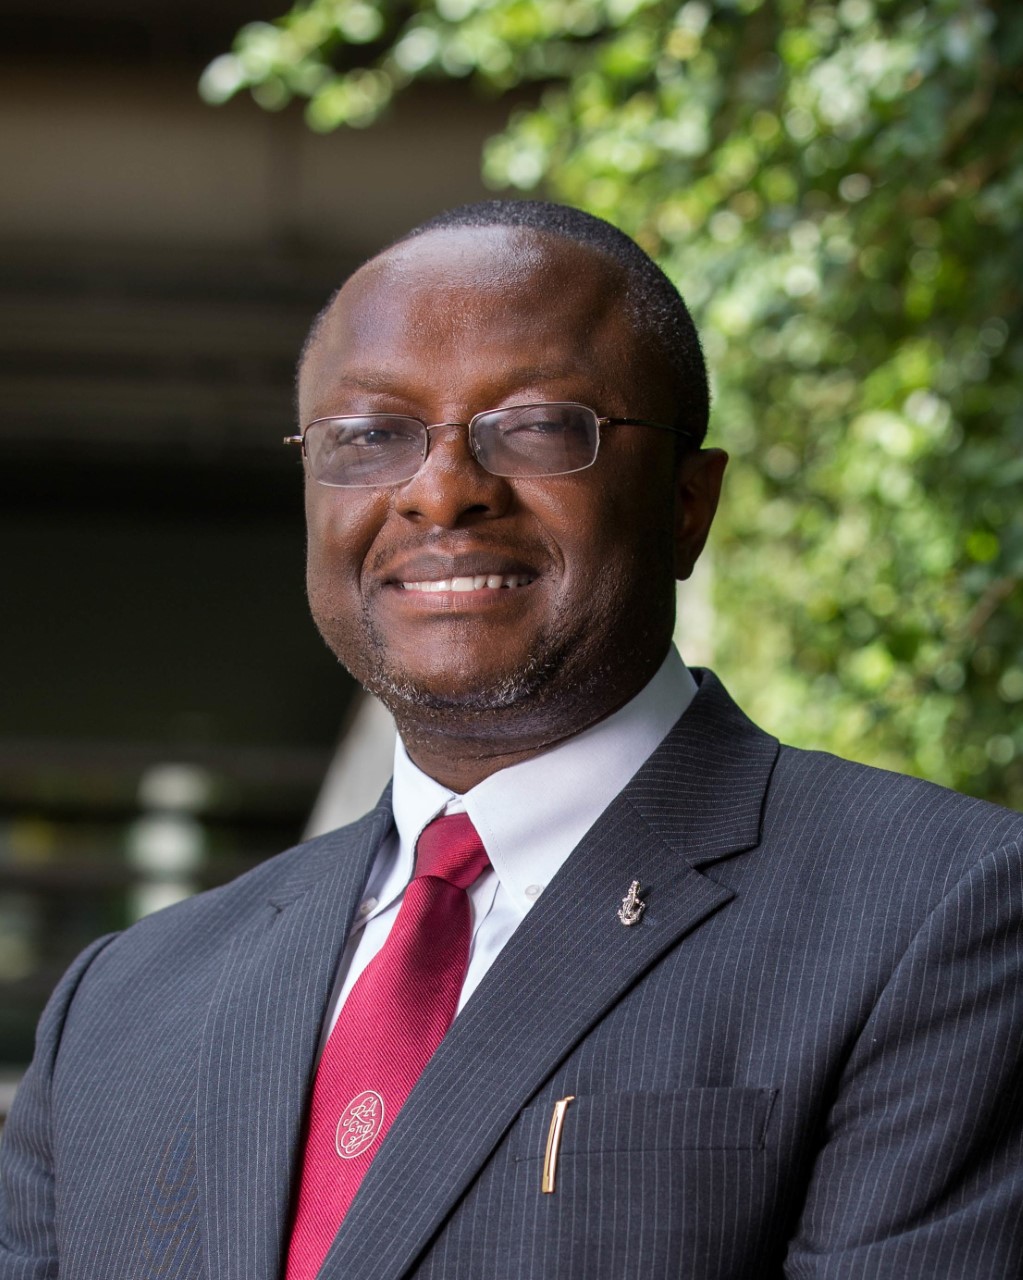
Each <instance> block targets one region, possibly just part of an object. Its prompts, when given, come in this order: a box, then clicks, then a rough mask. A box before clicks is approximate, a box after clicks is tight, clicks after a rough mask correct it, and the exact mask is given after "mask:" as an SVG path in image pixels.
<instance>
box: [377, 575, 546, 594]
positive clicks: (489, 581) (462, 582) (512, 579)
mask: <svg viewBox="0 0 1023 1280" xmlns="http://www.w3.org/2000/svg"><path fill="white" fill-rule="evenodd" d="M532 581H533V579H532V578H531V577H530V576H529V574H528V573H509V574H503V575H502V574H500V573H477V574H476V575H475V576H474V577H472V578H470V577H464V578H437V579H436V580H435V581H432V582H403V583H402V584H401V585H402V587H403V589H404V590H405V591H484V590H490V591H494V590H497V589H498V588H499V587H526V586H528V585H529V584H530V583H531V582H532Z"/></svg>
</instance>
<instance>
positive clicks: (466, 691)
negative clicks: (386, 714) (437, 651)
mask: <svg viewBox="0 0 1023 1280" xmlns="http://www.w3.org/2000/svg"><path fill="white" fill-rule="evenodd" d="M548 678H549V673H547V672H541V671H540V670H539V669H538V668H537V666H536V665H534V664H530V666H529V667H528V668H524V669H523V670H521V671H515V672H511V673H507V674H505V675H501V676H491V677H489V678H487V679H481V680H478V681H474V682H472V683H465V684H461V685H457V686H453V685H450V684H445V683H443V682H439V681H432V680H429V679H426V678H417V677H416V676H412V675H409V674H408V673H405V672H396V671H391V670H387V669H386V668H383V669H382V668H378V669H376V670H375V671H374V672H373V673H372V675H370V676H369V678H368V679H366V680H365V681H364V683H365V686H366V688H367V689H368V690H369V691H370V693H373V694H375V695H376V696H377V697H378V698H379V699H380V701H381V702H382V703H383V704H384V706H386V707H387V708H388V710H389V711H390V712H391V713H392V715H394V717H395V719H396V720H399V721H400V720H402V719H407V718H409V716H410V714H411V715H414V714H415V713H416V712H434V713H440V714H443V713H445V712H447V713H456V714H465V713H469V714H479V713H483V712H493V711H506V710H508V709H509V708H511V707H514V706H516V705H519V704H522V703H526V702H529V701H531V700H533V699H534V698H536V697H537V695H538V694H539V693H541V691H542V689H543V687H544V685H545V684H546V683H547V680H548Z"/></svg>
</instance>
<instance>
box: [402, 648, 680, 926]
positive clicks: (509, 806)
mask: <svg viewBox="0 0 1023 1280" xmlns="http://www.w3.org/2000/svg"><path fill="white" fill-rule="evenodd" d="M695 694H696V681H695V680H694V679H693V677H692V675H691V674H690V672H689V670H688V669H687V667H686V666H685V664H684V663H683V661H682V659H681V658H680V657H679V655H678V651H677V650H676V649H675V648H674V646H672V648H671V649H670V650H669V651H668V656H667V657H666V658H665V659H664V662H663V663H662V664H661V666H660V667H659V668H658V670H657V672H656V673H655V675H654V676H653V678H652V679H651V680H650V681H649V682H648V683H647V684H646V685H645V686H644V688H643V689H641V690H640V692H639V693H638V694H637V695H636V696H635V697H634V698H633V699H632V700H631V701H630V702H627V703H626V704H625V706H624V707H621V708H619V710H618V711H616V712H615V713H614V714H613V715H610V716H608V717H607V718H606V719H604V720H601V721H599V722H598V723H597V724H594V725H591V726H590V727H589V728H588V729H584V730H583V732H582V733H579V734H576V735H575V737H573V738H569V739H568V741H567V742H563V743H561V744H560V745H558V746H556V747H553V748H552V749H551V750H550V751H545V752H544V753H543V754H542V755H539V756H535V757H533V758H532V759H530V760H524V761H522V763H521V764H514V765H509V766H508V767H507V768H506V769H501V770H499V771H498V772H497V773H495V774H492V775H491V776H490V777H489V778H485V779H484V780H483V781H482V782H481V783H479V784H478V785H477V786H475V787H473V788H472V789H471V790H469V791H467V792H466V793H465V794H464V795H462V796H458V795H456V793H455V792H453V791H450V790H449V789H448V788H447V787H443V786H441V784H440V783H439V782H436V781H435V780H434V779H433V778H430V777H428V776H427V775H426V774H425V773H423V771H422V770H421V769H419V768H418V767H417V766H416V765H415V764H413V763H412V761H411V760H410V759H409V756H408V753H407V752H406V750H405V747H404V744H403V743H402V741H401V739H400V738H399V739H398V740H397V743H396V745H395V753H394V788H393V792H392V804H393V809H394V821H395V825H396V826H397V829H398V839H399V853H398V859H397V863H396V865H395V866H394V867H393V879H392V876H390V875H389V876H388V887H389V888H390V886H391V885H392V884H395V883H396V885H397V887H396V889H395V892H400V891H401V889H403V888H404V886H405V885H406V884H407V883H408V881H409V880H410V879H411V876H412V870H413V864H414V850H415V844H416V841H417V840H418V839H419V835H420V833H421V832H422V830H423V828H424V827H425V826H426V825H427V823H428V822H431V821H432V820H433V819H434V818H435V817H437V816H438V815H439V814H441V813H442V812H444V810H445V809H446V808H449V807H451V808H452V809H454V808H462V807H464V809H465V811H466V812H467V813H468V814H469V817H470V818H471V819H472V822H473V825H474V826H475V827H476V830H477V831H478V832H479V834H480V838H481V839H482V841H483V844H484V846H485V847H486V850H487V855H488V857H489V858H490V863H491V865H492V867H493V868H494V871H495V872H496V873H497V876H498V878H499V880H500V882H501V886H502V888H503V889H504V890H505V891H506V892H507V893H508V895H509V897H510V899H511V901H512V902H513V903H514V904H515V905H516V907H517V908H518V909H519V910H520V911H521V914H522V915H523V916H524V915H525V914H526V912H527V911H528V910H529V908H530V906H532V904H533V902H535V901H536V899H537V897H538V896H539V893H540V892H542V890H543V889H544V888H545V887H546V885H547V884H548V883H549V881H550V880H551V878H552V877H553V875H554V873H555V872H556V871H557V870H558V869H559V867H560V866H561V864H562V863H563V862H564V861H565V860H566V858H567V857H568V855H569V854H570V853H571V852H572V850H573V849H574V848H575V846H576V845H577V844H578V843H579V841H580V840H581V839H582V837H583V836H584V835H585V834H586V832H587V831H588V830H589V829H590V827H591V826H592V825H593V823H594V822H595V821H596V820H597V818H599V817H600V815H601V813H603V811H604V810H605V809H606V808H607V806H608V805H609V804H610V803H611V801H612V800H613V799H614V797H615V796H616V795H618V793H619V792H620V791H621V790H622V788H623V787H624V786H625V785H626V783H627V782H628V781H629V780H630V779H631V778H632V776H633V774H635V773H636V771H637V770H638V769H639V768H640V766H641V765H642V764H643V763H644V762H645V761H646V760H647V759H648V757H649V756H650V755H651V754H652V753H653V751H654V749H655V748H656V747H657V746H658V745H659V744H660V742H661V741H662V739H663V738H664V737H665V735H666V734H667V733H668V731H669V730H670V729H671V727H672V726H673V725H674V724H675V722H676V720H678V718H679V716H680V715H682V713H683V712H684V711H685V709H686V708H687V707H688V706H689V703H690V702H691V701H692V699H693V697H694V696H695ZM392 896H393V895H392ZM381 898H382V901H381V905H383V899H384V895H381Z"/></svg>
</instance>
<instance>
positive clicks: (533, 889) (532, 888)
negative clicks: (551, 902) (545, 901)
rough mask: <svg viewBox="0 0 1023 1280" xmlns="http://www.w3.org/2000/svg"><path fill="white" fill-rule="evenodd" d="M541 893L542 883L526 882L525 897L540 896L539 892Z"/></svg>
mask: <svg viewBox="0 0 1023 1280" xmlns="http://www.w3.org/2000/svg"><path fill="white" fill-rule="evenodd" d="M541 893H543V885H542V884H527V885H526V897H527V898H539V896H540V894H541Z"/></svg>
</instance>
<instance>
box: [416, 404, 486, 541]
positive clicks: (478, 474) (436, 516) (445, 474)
mask: <svg viewBox="0 0 1023 1280" xmlns="http://www.w3.org/2000/svg"><path fill="white" fill-rule="evenodd" d="M429 432H430V445H429V448H428V449H427V451H426V458H425V459H424V461H423V463H422V465H421V466H420V468H419V470H418V471H417V472H416V474H415V475H414V476H413V477H412V479H411V480H408V481H406V483H405V484H403V485H402V486H401V487H400V489H398V491H397V496H396V505H397V508H398V510H399V512H400V513H401V514H402V515H404V516H406V517H407V518H408V519H410V520H424V521H427V522H428V523H430V524H433V525H436V526H437V527H439V528H444V529H454V528H458V527H459V526H463V525H467V524H473V523H475V522H476V521H479V520H492V519H494V518H496V517H497V516H501V515H504V514H505V513H506V512H507V510H508V508H509V506H510V505H511V501H512V490H511V485H510V484H509V482H508V481H507V479H505V478H504V477H503V476H493V475H491V474H490V472H489V471H485V470H484V469H483V468H482V467H481V466H480V464H479V463H478V462H477V461H476V459H475V457H474V456H473V453H472V450H471V449H470V447H469V430H468V427H467V426H466V424H465V423H461V422H441V423H438V424H436V425H434V426H431V427H430V428H429Z"/></svg>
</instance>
